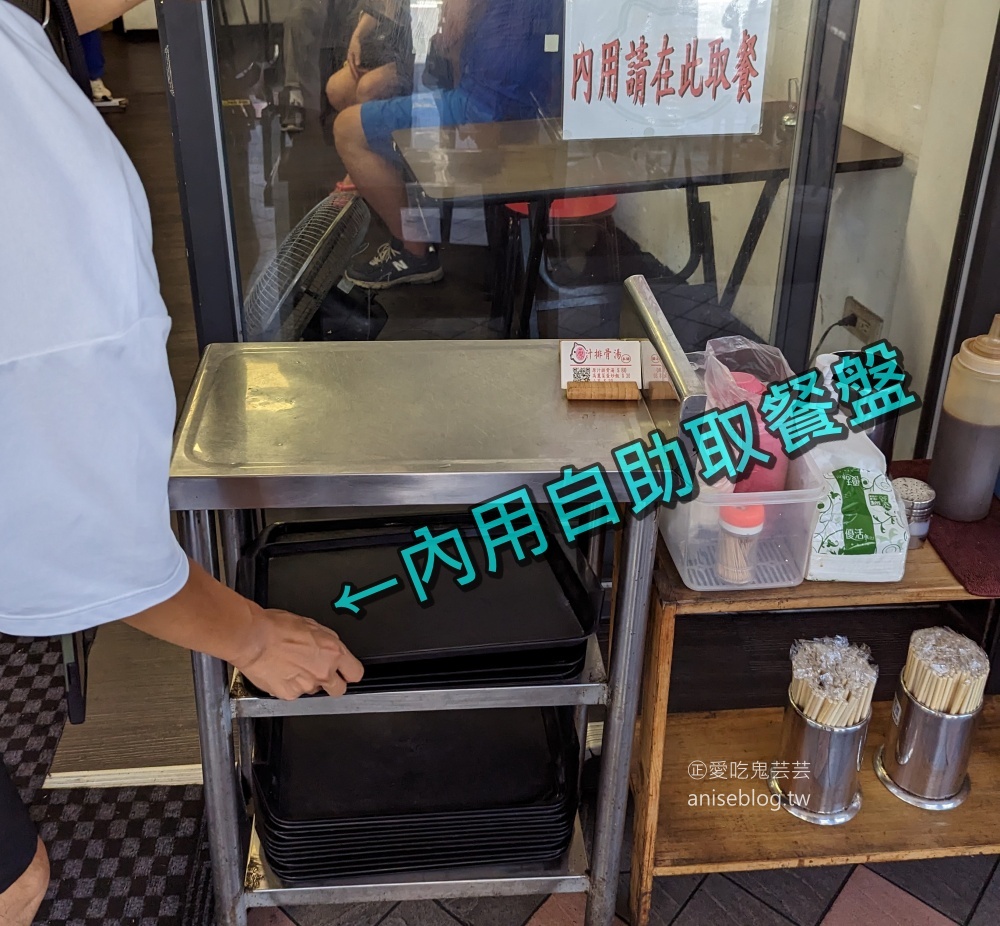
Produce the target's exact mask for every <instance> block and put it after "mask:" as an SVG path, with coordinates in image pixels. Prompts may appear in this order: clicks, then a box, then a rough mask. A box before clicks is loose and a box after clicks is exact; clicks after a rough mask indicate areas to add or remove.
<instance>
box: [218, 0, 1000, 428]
mask: <svg viewBox="0 0 1000 926" xmlns="http://www.w3.org/2000/svg"><path fill="white" fill-rule="evenodd" d="M814 7H816V4H814V3H813V2H812V0H670V2H667V0H662V2H660V0H657V2H653V3H649V2H646V0H619V2H608V0H259V2H258V3H257V4H246V3H244V2H242V0H239V2H237V0H220V2H218V3H216V4H215V5H214V10H215V18H216V23H215V26H216V37H217V50H218V57H219V72H220V86H221V93H222V96H223V104H224V105H223V114H224V120H225V129H226V133H225V134H226V144H227V149H228V150H227V156H228V164H229V169H230V177H231V195H232V203H233V213H234V217H235V226H236V239H237V246H238V248H237V249H238V255H239V262H240V278H241V281H242V285H243V295H244V303H245V305H244V331H245V335H246V337H247V338H248V339H251V340H259V339H284V340H287V339H297V338H303V337H304V338H310V339H329V340H358V339H361V340H371V339H404V338H500V337H510V336H515V337H516V336H532V337H581V336H588V335H589V336H614V335H616V334H617V332H618V314H619V304H620V301H621V283H622V281H623V280H624V279H625V278H627V277H628V276H631V275H633V274H642V275H644V276H645V277H646V278H647V279H648V280H649V281H650V284H651V286H652V288H653V291H654V293H655V295H656V296H657V298H658V300H659V301H660V303H661V305H662V307H663V309H664V311H665V313H666V314H667V316H668V318H669V319H670V321H671V323H672V325H673V327H674V329H675V331H676V333H677V335H678V338H679V339H680V341H681V343H682V345H683V346H684V347H685V348H686V349H688V350H698V349H701V348H703V346H704V344H705V342H706V340H708V339H709V338H712V337H715V336H718V335H720V334H744V335H746V336H748V337H751V338H756V339H760V340H770V339H771V338H772V327H773V325H774V321H775V318H774V316H775V304H776V299H777V297H778V296H779V292H778V288H779V268H780V265H781V256H782V249H783V243H784V237H785V235H786V222H785V218H786V211H787V210H786V207H787V204H788V195H789V182H788V181H789V173H790V170H791V168H792V163H793V159H794V155H795V148H796V140H797V133H798V132H799V130H800V128H801V125H802V124H803V122H804V120H807V119H809V118H811V114H809V113H806V112H799V109H798V103H799V93H800V87H801V86H802V83H803V81H804V80H805V79H806V76H807V75H805V74H804V62H805V57H806V47H807V42H808V40H809V35H810V30H811V17H813V16H815V15H816V9H814ZM998 9H1000V0H968V2H964V3H961V4H954V3H946V2H945V0H919V2H915V3H913V4H907V7H906V13H905V15H901V14H900V9H899V5H898V3H896V2H893V0H860V13H859V19H858V24H857V31H856V37H855V41H854V46H853V58H852V65H851V71H850V80H849V84H848V90H847V98H846V109H845V117H844V124H843V127H842V129H841V133H840V139H839V153H838V170H837V175H836V180H835V182H834V193H833V205H832V212H831V214H830V220H829V232H828V237H827V241H826V248H825V259H824V267H823V274H822V280H821V299H820V304H819V307H818V309H817V313H816V318H815V326H814V335H813V345H814V346H815V347H820V346H822V349H824V350H826V349H847V348H851V347H858V346H860V341H859V340H858V339H856V338H855V337H854V335H852V334H850V333H849V332H847V331H845V330H843V329H835V330H833V331H832V332H831V333H830V334H829V335H828V336H827V337H826V339H825V341H823V344H822V345H820V344H819V342H820V338H821V336H822V335H823V334H824V333H825V332H826V331H827V329H828V328H829V327H830V325H832V324H833V323H835V322H836V321H838V320H839V319H841V318H842V317H843V316H844V315H845V313H846V312H848V309H847V308H846V307H847V306H848V305H854V303H853V302H850V303H849V299H850V300H856V301H857V303H859V304H861V305H862V306H864V307H866V308H867V309H868V310H870V311H871V312H872V313H874V314H875V315H877V316H878V317H879V319H880V320H881V322H882V330H881V334H883V335H885V336H887V337H888V338H889V339H890V340H891V341H892V343H894V344H896V345H897V346H899V347H900V348H901V349H902V351H903V353H904V356H905V359H906V367H907V369H908V370H910V371H912V372H913V373H914V382H915V386H916V388H917V390H918V391H920V389H921V388H922V386H923V383H924V382H925V381H926V376H927V372H928V366H929V362H930V356H931V350H932V345H933V338H934V334H933V333H934V330H935V328H936V325H937V319H938V317H939V314H940V311H941V300H942V295H943V292H944V287H945V281H946V278H947V275H948V270H949V265H950V261H951V260H952V247H953V242H954V236H955V229H956V224H957V221H958V215H959V210H960V206H961V200H962V193H963V190H964V187H965V183H966V177H967V173H968V165H969V158H970V154H971V152H972V146H973V137H974V133H975V129H976V123H977V119H978V116H979V112H980V107H981V102H982V93H983V85H984V80H985V75H986V69H987V65H988V62H989V59H990V52H991V45H992V42H993V36H994V34H995V32H996V24H997V15H998ZM916 418H917V416H913V415H911V416H907V421H906V423H905V425H904V427H903V434H902V440H903V445H904V446H905V445H906V441H907V440H908V439H910V440H911V439H912V432H913V431H914V430H915V428H916V424H917V422H916ZM907 435H909V437H907Z"/></svg>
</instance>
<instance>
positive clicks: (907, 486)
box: [892, 478, 937, 515]
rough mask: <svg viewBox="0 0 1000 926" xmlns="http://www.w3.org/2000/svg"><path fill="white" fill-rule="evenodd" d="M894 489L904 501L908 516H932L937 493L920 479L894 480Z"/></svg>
mask: <svg viewBox="0 0 1000 926" xmlns="http://www.w3.org/2000/svg"><path fill="white" fill-rule="evenodd" d="M892 487H893V489H895V490H896V494H897V495H898V496H899V498H900V499H901V500H902V502H903V504H904V507H905V508H906V512H907V514H912V515H921V514H930V513H931V511H933V510H934V499H935V498H937V493H936V492H935V491H934V490H933V489H932V488H931V487H930V486H929V485H928V484H927V483H926V482H922V481H921V480H920V479H907V478H899V479H893V480H892Z"/></svg>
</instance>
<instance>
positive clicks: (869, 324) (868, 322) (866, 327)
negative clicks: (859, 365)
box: [844, 296, 884, 345]
mask: <svg viewBox="0 0 1000 926" xmlns="http://www.w3.org/2000/svg"><path fill="white" fill-rule="evenodd" d="M848 315H856V316H857V318H858V320H857V321H856V322H855V323H854V324H853V325H851V326H850V327H849V328H848V329H847V330H848V331H850V332H853V334H854V336H855V337H856V338H857V339H858V340H859V341H861V342H862V343H863V344H866V345H867V344H874V343H875V341H877V340H878V339H879V338H880V337H882V326H883V324H884V322H883V321H882V319H881V317H879V316H878V315H876V314H875V313H874V312H873V311H872V310H871V309H869V308H868V306H866V305H862V304H861V303H860V302H858V300H857V299H855V298H854V297H853V296H848V297H847V302H846V303H844V318H847V316H848Z"/></svg>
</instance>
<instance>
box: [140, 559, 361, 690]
mask: <svg viewBox="0 0 1000 926" xmlns="http://www.w3.org/2000/svg"><path fill="white" fill-rule="evenodd" d="M125 623H126V624H129V625H130V626H132V627H135V628H136V629H137V630H141V631H143V632H144V633H148V634H149V635H150V636H153V637H158V638H159V639H161V640H166V641H167V642H169V643H175V644H177V645H178V646H183V647H185V648H187V649H192V650H197V651H198V652H201V653H207V654H208V655H210V656H215V657H217V658H219V659H223V660H225V661H226V662H228V663H229V664H230V665H232V666H234V667H236V668H237V669H239V670H240V671H241V672H242V673H243V674H244V675H245V676H246V677H247V678H248V679H249V680H250V681H251V682H253V683H254V684H255V685H256V686H257V687H258V688H262V689H264V691H267V692H269V693H270V694H272V695H274V696H275V697H278V698H284V699H292V698H297V697H299V696H300V695H303V694H312V693H313V692H316V691H320V690H324V691H326V692H328V693H329V694H331V695H341V694H343V693H344V691H345V690H346V688H347V682H357V681H360V680H361V676H362V674H363V672H364V670H363V668H362V666H361V663H360V662H358V660H357V659H355V658H354V656H352V655H351V654H350V652H348V650H347V647H346V646H344V644H343V643H342V642H341V641H340V637H338V636H337V634H335V633H334V632H333V631H332V630H328V629H327V628H326V627H323V626H321V625H320V624H317V623H316V622H315V621H311V620H309V619H308V618H304V617H298V616H297V615H294V614H289V613H287V612H286V611H267V610H265V609H264V608H261V607H260V606H259V605H257V604H255V603H254V602H252V601H248V600H247V599H246V598H244V597H243V596H241V595H238V594H237V593H236V592H234V591H232V589H230V588H227V587H226V586H225V585H223V584H222V583H221V582H217V581H216V580H215V579H214V578H212V577H211V576H210V575H209V574H208V573H207V572H205V570H204V569H202V568H201V567H200V566H199V565H198V564H197V563H194V562H191V564H190V572H189V575H188V580H187V582H186V583H185V585H184V587H183V588H182V589H181V590H180V591H179V592H178V593H177V594H176V595H174V596H173V597H172V598H168V599H167V600H166V601H164V602H163V603H162V604H158V605H154V606H153V607H151V608H148V609H146V610H145V611H142V612H140V613H139V614H136V615H134V616H133V617H129V618H126V619H125Z"/></svg>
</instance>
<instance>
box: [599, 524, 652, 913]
mask: <svg viewBox="0 0 1000 926" xmlns="http://www.w3.org/2000/svg"><path fill="white" fill-rule="evenodd" d="M624 547H625V550H624V563H623V565H622V568H621V569H620V570H619V572H618V575H619V582H620V586H619V588H618V595H617V607H618V611H617V614H616V615H615V633H614V639H613V643H612V649H611V674H610V678H609V684H608V713H607V720H606V721H605V723H604V743H603V745H602V747H601V777H600V790H599V791H598V797H597V827H596V830H595V832H594V858H593V861H592V863H591V866H590V898H589V901H588V903H587V917H586V921H585V923H586V926H611V922H612V920H613V919H614V915H615V899H616V896H617V891H618V869H619V868H620V865H621V854H622V836H623V834H624V831H625V812H626V808H627V806H628V776H629V763H630V761H631V758H632V738H633V735H634V731H635V718H636V712H637V709H638V705H639V683H640V680H641V675H642V654H643V649H644V646H645V640H646V623H647V621H648V618H649V598H650V593H651V588H652V581H653V555H654V553H655V550H656V516H655V512H653V513H651V514H649V515H647V516H646V517H645V518H642V519H641V520H636V519H635V518H629V519H628V521H627V526H626V528H625V543H624Z"/></svg>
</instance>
